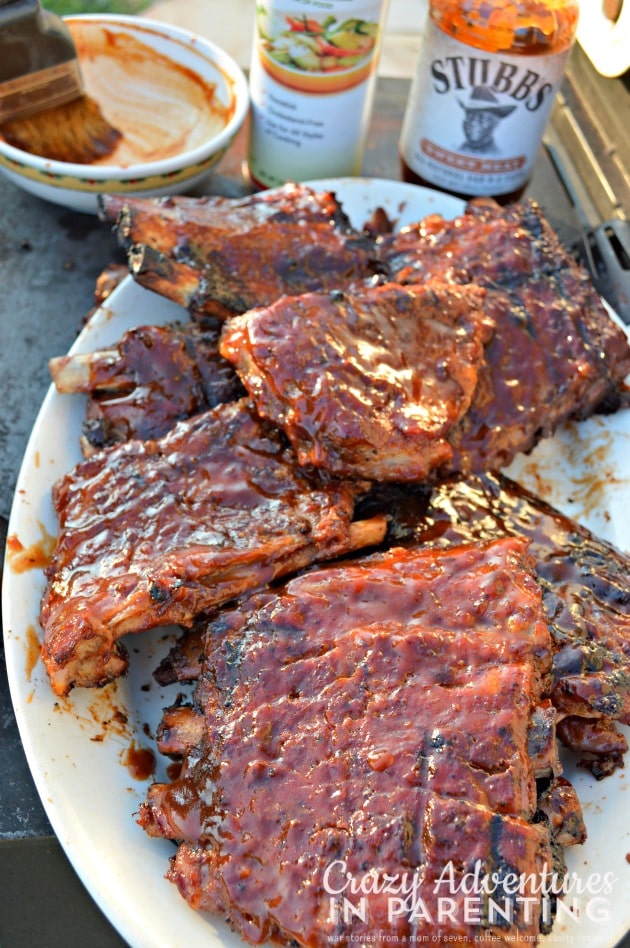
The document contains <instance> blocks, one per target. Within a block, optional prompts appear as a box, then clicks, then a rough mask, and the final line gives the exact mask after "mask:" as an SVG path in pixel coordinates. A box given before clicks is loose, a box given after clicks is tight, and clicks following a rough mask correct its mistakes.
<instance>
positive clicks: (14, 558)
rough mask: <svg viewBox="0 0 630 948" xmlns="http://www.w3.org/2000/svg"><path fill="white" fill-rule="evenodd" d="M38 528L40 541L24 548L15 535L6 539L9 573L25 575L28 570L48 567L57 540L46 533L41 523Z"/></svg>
mask: <svg viewBox="0 0 630 948" xmlns="http://www.w3.org/2000/svg"><path fill="white" fill-rule="evenodd" d="M38 526H39V529H40V532H41V539H40V540H37V541H36V542H35V543H31V544H30V545H29V546H25V545H24V544H23V543H22V541H21V540H20V538H19V537H18V536H16V535H15V534H11V535H10V536H8V537H7V562H8V564H9V568H10V570H11V572H13V573H26V572H27V571H28V570H30V569H45V568H46V567H47V566H49V565H50V558H51V556H52V552H53V550H54V548H55V543H56V542H57V538H56V537H54V536H52V534H50V533H48V531H47V530H46V529H45V528H44V526H43V525H42V524H41V523H38Z"/></svg>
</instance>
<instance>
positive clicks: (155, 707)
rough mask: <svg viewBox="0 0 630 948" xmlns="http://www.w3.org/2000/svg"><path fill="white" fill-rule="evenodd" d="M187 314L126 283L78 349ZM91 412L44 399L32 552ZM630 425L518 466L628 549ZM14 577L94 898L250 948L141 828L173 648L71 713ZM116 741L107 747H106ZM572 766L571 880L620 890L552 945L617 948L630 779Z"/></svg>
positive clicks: (355, 189) (22, 499)
mask: <svg viewBox="0 0 630 948" xmlns="http://www.w3.org/2000/svg"><path fill="white" fill-rule="evenodd" d="M316 185H317V186H320V185H321V186H325V187H327V188H331V189H332V190H335V191H336V193H337V195H338V196H339V198H340V199H341V201H342V202H343V204H344V207H345V208H346V210H347V212H348V213H349V215H350V217H351V219H352V221H353V223H355V224H362V223H363V222H364V221H365V220H366V219H367V217H368V216H369V214H370V213H371V212H372V211H373V210H374V208H375V207H376V206H379V205H380V206H382V207H384V208H385V210H386V211H387V212H388V213H389V214H390V216H391V217H392V218H394V219H395V220H397V222H398V224H403V223H405V222H409V221H411V220H415V219H418V218H420V217H422V216H424V215H426V214H428V213H433V212H437V213H443V214H444V215H445V216H447V217H449V216H453V215H454V214H456V213H457V212H458V211H459V210H460V208H461V203H460V202H459V201H457V200H456V199H454V198H450V197H447V196H445V195H443V194H440V193H439V192H434V191H429V190H426V189H422V188H415V187H413V186H411V185H407V184H403V183H400V182H393V181H379V180H373V179H361V178H358V179H332V180H326V181H323V182H316ZM77 315H79V314H77ZM185 315H186V314H185V313H184V312H183V311H182V310H181V309H179V308H178V307H177V306H175V305H173V304H171V303H169V302H168V301H166V300H164V299H161V298H160V297H157V296H155V295H153V294H151V293H149V292H148V291H145V290H143V289H142V288H141V287H139V286H137V285H136V284H134V283H133V282H132V281H131V279H127V280H125V281H124V282H123V283H122V284H121V286H120V287H119V288H118V289H117V290H116V291H115V292H114V293H113V294H112V296H111V297H110V298H109V300H108V301H107V303H106V305H105V306H104V307H102V308H101V310H100V311H99V312H98V313H97V314H96V316H95V317H94V318H93V319H92V320H91V322H90V324H89V325H88V326H87V328H86V329H85V330H84V331H83V332H82V333H81V336H80V337H79V339H78V340H77V343H76V345H75V346H74V347H73V350H72V351H77V352H88V351H91V350H93V349H95V348H97V347H99V346H103V345H108V344H111V343H113V342H115V341H116V340H117V339H118V338H119V336H120V335H121V333H122V332H123V331H124V330H125V329H127V328H130V327H131V326H133V325H138V324H140V323H147V322H155V323H164V322H168V321H171V320H173V319H176V318H185ZM83 411H84V404H83V400H82V399H81V398H80V397H78V396H75V397H64V396H60V395H58V394H57V393H56V392H55V391H54V389H52V388H51V390H50V391H49V392H48V394H47V396H46V398H45V400H44V403H43V405H42V408H41V411H40V413H39V416H38V418H37V421H36V423H35V426H34V428H33V432H32V435H31V438H30V440H29V444H28V446H27V449H26V452H25V457H24V461H23V465H22V468H21V472H20V475H19V479H18V485H17V489H16V494H15V500H14V504H13V509H12V513H11V519H10V524H9V535H10V536H16V537H18V538H19V540H20V541H21V542H22V544H24V545H25V546H29V545H30V544H33V543H38V542H39V541H41V538H42V531H46V532H48V533H50V534H52V533H54V531H55V518H54V514H53V511H52V505H51V501H50V489H51V487H52V484H53V483H54V481H55V480H56V479H57V478H58V477H59V476H61V475H62V474H63V473H65V472H66V471H67V470H68V469H69V468H70V467H71V466H72V465H73V464H74V463H76V462H77V461H78V460H79V459H80V454H79V449H78V445H77V443H76V441H77V435H78V432H79V430H80V425H81V421H82V417H83ZM629 416H630V412H624V413H619V414H617V415H615V416H612V417H610V418H607V419H594V420H592V421H589V422H585V423H583V424H582V425H579V426H569V428H568V429H567V430H565V431H563V432H561V433H560V434H559V435H558V436H557V437H556V438H554V439H551V440H550V441H549V442H547V443H546V444H545V445H544V446H543V449H542V451H538V450H537V452H535V453H534V455H533V456H531V457H530V458H527V459H525V460H524V461H523V462H519V465H520V469H519V465H515V466H514V467H513V469H512V470H511V471H510V473H511V474H512V475H513V476H518V477H520V479H521V480H522V481H523V482H525V483H526V484H528V485H529V486H530V487H531V486H533V487H534V489H535V488H536V486H538V487H540V485H541V483H543V484H544V485H545V486H546V497H547V499H550V500H551V501H552V502H554V503H556V504H557V506H559V507H562V508H564V509H565V510H568V511H569V512H570V513H572V514H573V515H574V516H576V518H577V519H581V520H582V521H583V522H584V523H586V525H587V526H592V528H595V529H597V528H601V529H598V532H599V533H600V534H601V535H604V536H606V537H607V538H608V539H610V540H612V541H614V542H616V543H617V544H618V545H619V546H621V547H624V548H625V549H628V548H629V547H630V538H629V534H628V528H627V523H628V519H627V509H628V506H629V505H630V482H629V480H628V478H629V469H630V465H629V464H628V459H629V457H630V450H629V445H630V423H629ZM594 446H595V448H597V450H598V455H597V456H598V459H599V462H600V463H601V464H602V465H603V468H604V470H605V471H606V472H607V476H606V478H604V479H602V485H601V488H598V491H599V493H598V496H597V503H596V504H595V505H593V504H592V503H591V501H592V496H591V494H592V492H591V493H589V492H588V491H586V492H584V494H583V495H582V494H580V489H581V487H580V485H582V483H583V471H582V465H583V464H586V466H587V468H588V465H589V463H590V462H589V457H590V456H591V455H590V452H591V451H592V450H593V448H594ZM574 475H575V477H574ZM541 478H542V479H543V480H542V481H541ZM591 510H595V512H596V515H595V516H590V513H589V511H591ZM4 576H5V582H4V588H3V618H4V630H5V650H6V660H7V669H8V674H9V681H10V687H11V694H12V699H13V703H14V707H15V713H16V717H17V721H18V726H19V729H20V734H21V738H22V741H23V744H24V749H25V752H26V756H27V759H28V762H29V765H30V768H31V771H32V774H33V777H34V780H35V783H36V785H37V788H38V791H39V793H40V795H41V798H42V801H43V804H44V807H45V809H46V812H47V815H48V817H49V819H50V822H51V824H52V826H53V828H54V830H55V832H56V834H57V836H58V837H59V840H60V842H61V845H62V846H63V847H64V849H65V851H66V853H67V855H68V857H69V858H70V860H71V861H72V863H73V865H74V867H75V869H76V871H77V873H78V874H79V876H80V878H81V879H82V880H83V882H84V884H85V885H86V887H87V889H88V890H89V892H90V893H91V894H92V896H93V897H94V899H95V900H96V902H97V903H98V904H99V905H100V907H101V909H102V910H103V912H104V913H105V915H106V916H107V917H108V919H109V920H110V921H111V923H112V925H114V927H115V928H117V929H118V931H119V932H120V933H121V935H122V937H123V938H124V939H125V940H126V941H127V943H128V944H129V945H131V946H134V948H135V946H138V948H157V946H163V948H177V946H180V945H181V946H182V948H183V946H186V948H190V946H191V945H192V946H196V945H204V946H207V948H218V946H224V948H237V946H240V948H242V946H243V942H242V941H241V940H240V938H238V936H236V935H235V934H234V933H233V932H231V931H230V930H229V929H228V927H227V925H225V924H224V923H223V922H222V921H221V920H219V919H215V918H211V917H209V916H205V915H201V914H199V913H196V912H194V911H193V910H192V909H190V908H189V907H188V906H187V904H186V903H185V902H184V901H183V899H181V897H180V896H179V894H178V893H177V891H176V889H175V887H174V886H173V885H171V884H170V883H168V882H166V881H165V879H164V878H163V876H164V872H165V871H166V868H167V862H168V858H169V856H170V855H172V853H173V852H174V850H173V847H172V846H171V844H169V843H167V842H165V841H163V840H155V839H149V838H148V837H146V836H145V834H144V833H143V832H142V831H141V830H140V829H139V828H138V826H137V825H136V823H135V821H134V818H133V814H134V812H135V811H136V810H137V807H138V805H139V803H140V802H141V801H142V800H143V799H144V796H145V793H146V788H147V786H148V784H147V783H146V782H139V781H134V780H133V779H132V777H131V776H130V775H129V772H128V770H127V769H126V767H125V766H123V764H122V763H121V756H124V753H125V751H126V749H127V748H128V747H129V744H130V741H131V740H132V739H133V740H135V741H136V742H137V744H139V745H143V746H151V742H150V741H149V740H148V739H147V738H146V736H145V733H144V731H143V725H145V724H147V725H148V726H149V728H151V729H152V731H153V733H154V731H155V727H156V725H157V723H158V720H159V717H160V712H161V708H162V707H163V706H165V705H167V704H169V703H170V702H172V700H173V699H174V696H175V692H174V691H173V690H172V689H171V690H169V689H165V690H164V691H162V690H160V689H159V688H158V687H157V686H156V685H155V684H152V685H151V689H150V691H143V690H142V686H143V685H145V684H147V683H148V682H149V680H150V674H151V671H152V670H153V668H155V666H156V664H157V662H158V660H159V658H160V657H162V655H163V654H164V653H165V652H166V650H167V647H168V646H167V643H166V642H165V641H163V639H162V638H161V636H162V632H160V631H158V632H156V633H154V634H149V635H144V636H137V637H136V638H134V639H132V640H131V641H129V640H128V645H130V647H131V648H130V650H131V649H134V650H135V649H136V648H137V649H138V654H135V653H134V652H132V654H131V658H132V661H131V669H130V674H129V677H128V678H126V679H124V680H122V681H119V682H117V683H115V684H114V685H112V686H109V687H108V688H106V689H103V690H102V691H97V692H94V691H77V692H73V693H72V695H71V696H70V698H69V699H67V700H65V701H61V702H60V701H57V700H55V699H54V696H53V695H52V693H51V690H50V688H49V685H48V681H47V679H46V676H45V674H44V672H43V669H42V666H41V662H38V663H37V664H36V665H35V667H34V668H33V669H32V672H31V673H30V674H28V673H27V665H28V656H29V655H31V654H32V647H31V649H30V650H29V644H28V639H29V632H28V629H29V627H31V628H32V629H37V628H38V624H37V615H38V605H39V599H40V596H41V593H42V590H43V585H44V578H43V575H42V573H41V572H39V571H35V570H32V571H30V572H23V573H19V572H15V571H14V570H13V568H12V566H11V563H10V562H9V561H8V560H7V562H6V563H5V570H4ZM112 708H118V709H120V710H122V711H123V712H124V713H126V714H127V715H128V717H129V723H128V725H127V726H126V727H124V728H122V729H118V728H117V727H116V726H111V725H107V726H106V727H104V725H103V723H102V722H103V721H104V719H106V718H108V717H109V718H111V716H112ZM104 731H106V733H105V736H104V738H103V739H102V740H99V739H98V738H99V736H100V735H102V734H103V732H104ZM95 738H96V740H95ZM564 759H565V760H566V762H567V771H566V773H567V776H569V778H570V779H571V780H572V781H573V782H574V783H575V785H576V787H577V788H578V790H579V793H580V796H581V799H582V802H583V806H584V810H585V818H586V822H587V826H588V829H589V834H590V838H589V841H588V842H587V844H586V845H585V846H583V847H575V848H574V851H568V863H569V868H570V870H571V871H575V872H576V873H577V874H578V876H579V877H580V878H581V879H584V878H588V877H590V876H591V875H592V873H594V872H600V873H602V874H604V873H612V874H613V875H614V877H615V880H616V881H615V883H614V889H613V894H612V896H611V897H610V898H609V899H608V901H607V902H606V904H605V905H602V904H601V903H600V904H598V906H597V909H598V910H599V911H600V912H601V911H603V910H605V911H607V913H608V918H607V919H606V921H605V922H604V921H602V920H601V919H599V918H597V919H595V920H591V919H590V918H589V917H588V912H587V909H588V908H589V905H587V904H586V903H585V898H586V899H588V900H589V904H590V896H586V897H584V898H582V899H581V900H580V911H581V916H580V919H579V920H578V922H573V921H571V920H567V919H566V918H564V917H563V918H562V920H561V922H560V923H557V924H556V927H555V928H554V931H553V933H552V934H551V935H550V936H547V937H546V938H544V939H543V942H544V944H545V945H546V946H548V948H551V946H553V948H555V946H560V945H566V944H567V943H569V944H571V943H574V944H587V945H589V946H590V945H600V946H602V948H604V946H613V945H615V944H616V943H617V941H618V940H619V939H620V938H621V937H622V936H623V934H624V933H625V932H626V931H627V930H628V927H629V925H630V897H629V895H630V891H629V887H628V877H629V876H630V867H629V866H628V863H627V862H626V854H627V853H629V852H630V828H629V827H628V820H627V794H626V793H625V790H626V789H627V787H626V778H625V773H624V771H618V772H617V773H616V774H615V775H613V776H612V777H610V778H608V779H606V780H605V781H604V782H602V783H600V784H598V783H597V782H596V781H595V780H594V779H593V778H591V776H590V774H589V773H588V772H587V771H584V770H578V769H577V768H575V767H574V766H573V764H572V762H571V761H570V760H569V758H568V755H565V758H564ZM164 777H165V767H164V763H162V762H159V765H158V771H157V773H156V778H157V779H164ZM624 807H625V808H624ZM624 817H626V818H625V819H624ZM68 910H69V911H71V906H68ZM594 912H595V909H593V914H594Z"/></svg>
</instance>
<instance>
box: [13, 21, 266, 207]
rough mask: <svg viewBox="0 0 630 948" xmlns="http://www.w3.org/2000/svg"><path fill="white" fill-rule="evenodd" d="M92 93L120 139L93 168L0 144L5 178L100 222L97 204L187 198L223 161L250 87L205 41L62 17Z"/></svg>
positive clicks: (164, 28)
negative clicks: (102, 198)
mask: <svg viewBox="0 0 630 948" xmlns="http://www.w3.org/2000/svg"><path fill="white" fill-rule="evenodd" d="M65 19H66V22H67V24H68V26H69V27H70V31H71V33H72V37H73V39H74V42H75V45H76V49H77V54H78V58H79V63H80V65H81V70H82V73H83V78H84V82H85V87H86V92H87V93H88V95H90V96H91V97H92V98H93V99H94V100H95V101H96V102H97V103H98V105H99V106H100V107H101V110H102V112H103V114H104V115H105V117H106V118H107V119H108V121H109V122H110V123H111V124H112V125H114V126H115V127H116V128H117V129H118V130H119V131H120V132H121V133H122V136H121V139H120V142H119V144H118V145H117V146H116V149H115V150H114V151H113V152H112V154H110V155H109V156H107V157H106V158H104V159H101V160H100V161H98V162H95V163H91V164H73V163H70V162H65V161H52V160H49V159H47V158H45V157H40V156H37V155H32V154H29V153H28V152H26V151H22V150H21V149H19V148H15V147H13V146H11V145H9V144H8V143H7V142H6V141H4V139H3V138H2V136H0V171H1V172H3V173H4V174H5V175H6V176H7V177H8V178H9V179H10V180H11V181H13V182H14V183H15V184H17V185H18V186H19V187H21V188H23V189H24V190H26V191H29V192H31V193H32V194H35V195H37V197H40V198H43V199H45V200H47V201H52V202H54V203H55V204H61V205H64V206H66V207H69V208H71V209H73V210H79V211H86V212H92V213H95V212H96V209H97V195H98V194H100V193H109V194H134V195H144V196H156V195H163V194H176V193H180V194H181V193H184V192H187V191H189V190H190V189H191V188H193V187H194V186H195V185H197V184H198V183H199V182H200V181H201V180H202V179H203V178H204V177H205V175H206V174H207V173H208V171H209V170H210V169H211V168H212V167H213V166H214V165H215V164H216V163H217V162H218V161H219V160H220V159H221V157H222V156H223V155H224V154H225V153H226V151H227V149H228V148H229V147H230V145H231V143H232V142H233V140H234V137H235V136H236V133H237V132H238V130H239V129H240V127H241V125H242V124H243V121H244V119H245V117H246V115H247V111H248V107H249V94H248V88H247V80H246V79H245V76H244V74H243V72H242V70H241V69H240V67H239V66H238V65H237V63H236V62H235V61H234V60H233V59H232V58H231V57H230V56H229V55H228V54H227V53H226V52H225V51H224V50H222V49H220V48H219V47H218V46H216V45H215V44H214V43H212V42H210V41H209V40H207V39H205V38H203V37H201V36H199V35H197V34H195V33H190V32H189V31H187V30H184V29H181V28H179V27H174V26H172V25H171V24H167V23H159V22H157V21H153V20H149V19H146V18H142V17H133V16H100V15H90V14H86V15H83V16H72V17H66V18H65Z"/></svg>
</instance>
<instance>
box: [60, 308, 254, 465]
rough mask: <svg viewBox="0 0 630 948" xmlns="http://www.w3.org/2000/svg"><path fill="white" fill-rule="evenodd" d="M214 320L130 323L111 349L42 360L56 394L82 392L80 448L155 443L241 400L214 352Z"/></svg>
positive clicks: (235, 379)
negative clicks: (190, 421) (178, 426)
mask: <svg viewBox="0 0 630 948" xmlns="http://www.w3.org/2000/svg"><path fill="white" fill-rule="evenodd" d="M219 332H220V323H218V322H217V321H216V320H210V319H208V320H206V321H205V322H204V324H203V325H200V324H198V323H194V322H187V323H174V324H171V325H167V326H150V325H149V326H138V327H136V328H134V329H131V330H129V331H128V332H126V333H124V335H123V336H122V338H121V339H120V340H119V341H118V343H117V344H116V345H115V346H111V347H110V348H109V349H104V350H100V351H97V352H91V353H87V354H74V355H67V356H58V357H57V358H54V359H51V360H50V362H49V368H50V374H51V376H52V380H53V382H54V383H55V387H56V388H57V391H58V392H60V393H61V394H73V393H77V392H83V393H85V394H87V396H88V399H87V409H86V419H85V422H84V425H83V433H82V436H81V439H80V440H81V448H82V451H83V454H84V455H85V456H86V457H87V456H89V455H90V454H92V452H93V451H95V450H97V449H99V448H102V447H104V446H105V445H111V444H115V443H118V442H122V441H128V440H129V439H130V438H140V439H142V440H147V439H154V438H159V437H161V436H162V435H164V434H166V433H167V431H169V430H170V429H171V428H172V427H173V426H174V425H175V424H176V423H177V422H178V421H180V420H182V419H184V418H190V417H192V416H193V415H199V414H201V413H202V412H204V411H208V409H210V408H215V407H216V406H217V405H220V404H222V403H223V402H231V401H236V400H237V399H239V398H242V397H243V396H244V395H245V390H244V388H243V386H242V385H241V383H240V381H239V379H238V376H237V375H236V372H235V371H234V369H233V367H232V366H231V365H230V364H229V362H227V361H226V360H225V359H223V358H222V357H221V356H220V355H219V351H218V340H219Z"/></svg>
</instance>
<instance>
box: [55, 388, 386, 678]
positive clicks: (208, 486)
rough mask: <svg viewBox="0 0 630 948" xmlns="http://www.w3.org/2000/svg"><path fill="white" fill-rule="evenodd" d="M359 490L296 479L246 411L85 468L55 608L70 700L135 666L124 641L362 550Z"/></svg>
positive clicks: (117, 451) (63, 541) (80, 469)
mask: <svg viewBox="0 0 630 948" xmlns="http://www.w3.org/2000/svg"><path fill="white" fill-rule="evenodd" d="M356 490H357V488H356V487H350V486H348V485H344V484H341V483H337V482H334V481H332V480H326V479H325V478H321V477H317V476H315V475H313V476H309V475H308V474H307V473H305V472H302V471H301V470H299V469H297V468H296V464H295V462H294V459H293V456H292V454H291V452H290V450H289V449H288V448H287V447H286V446H285V444H284V441H283V440H282V439H281V437H280V436H279V434H278V433H277V432H276V431H274V430H272V429H268V428H266V427H265V426H264V425H262V424H261V422H260V420H259V419H258V418H257V416H256V415H255V413H254V412H253V410H252V409H251V406H249V405H248V404H247V403H245V402H233V403H231V404H229V405H221V406H218V408H216V409H214V410H212V411H210V412H207V413H205V414H203V415H199V416H197V417H196V418H194V419H192V420H189V421H185V422H180V423H179V424H178V425H177V426H176V427H175V428H174V429H173V430H172V431H171V432H169V434H167V435H166V436H165V437H164V438H162V439H160V440H157V441H129V442H126V443H125V444H122V445H116V446H114V447H112V448H109V449H104V450H103V451H100V452H98V453H97V454H95V455H93V456H92V458H90V459H88V460H86V461H84V462H82V463H81V464H79V465H78V466H77V467H76V468H75V469H74V470H73V471H71V472H70V473H69V474H67V475H66V476H65V477H63V478H62V479H61V480H60V481H59V482H58V483H57V484H56V485H55V489H54V494H53V500H54V504H55V509H56V511H57V515H58V518H59V536H58V540H57V545H56V547H55V550H54V552H53V556H52V560H51V564H50V567H49V568H48V570H47V580H48V583H47V588H46V590H45V593H44V597H43V601H42V606H41V623H42V626H43V629H44V642H43V646H42V655H43V659H44V663H45V665H46V668H47V670H48V673H49V675H50V678H51V682H52V686H53V689H54V691H55V692H56V693H57V694H65V693H67V692H68V690H69V689H70V688H71V687H72V686H73V685H100V684H103V683H105V682H106V681H109V680H110V679H111V678H113V677H115V676H117V675H119V674H121V673H122V672H123V671H124V670H125V668H126V664H127V660H126V653H125V652H124V649H123V648H122V646H121V644H120V643H119V642H118V639H119V638H120V636H121V635H124V634H125V633H127V632H138V631H142V630H144V629H149V628H152V627H154V626H157V625H162V624H167V623H170V622H175V623H179V624H181V625H190V624H191V623H192V621H193V618H194V617H195V616H196V615H197V614H198V613H200V612H203V611H204V610H205V609H207V608H209V607H210V606H212V605H214V604H216V603H218V602H222V601H225V600H227V599H230V598H233V597H234V596H236V595H238V594H240V593H242V592H244V591H245V590H247V589H251V588H255V587H257V586H259V585H263V584H264V583H266V582H268V581H269V580H271V579H273V578H275V577H277V576H281V575H284V574H286V573H288V572H292V571H294V570H297V569H299V568H301V567H304V566H306V565H308V564H310V563H312V562H313V561H315V560H317V559H320V558H326V557H332V556H335V555H338V554H340V553H344V552H347V551H348V550H351V549H353V548H356V547H360V546H364V545H371V544H373V543H378V542H379V541H380V540H381V539H382V537H383V534H384V531H385V518H384V517H382V516H380V517H377V518H375V519H374V520H373V521H371V522H370V523H367V524H360V523H355V524H352V523H351V521H352V512H353V506H354V500H355V492H356Z"/></svg>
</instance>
